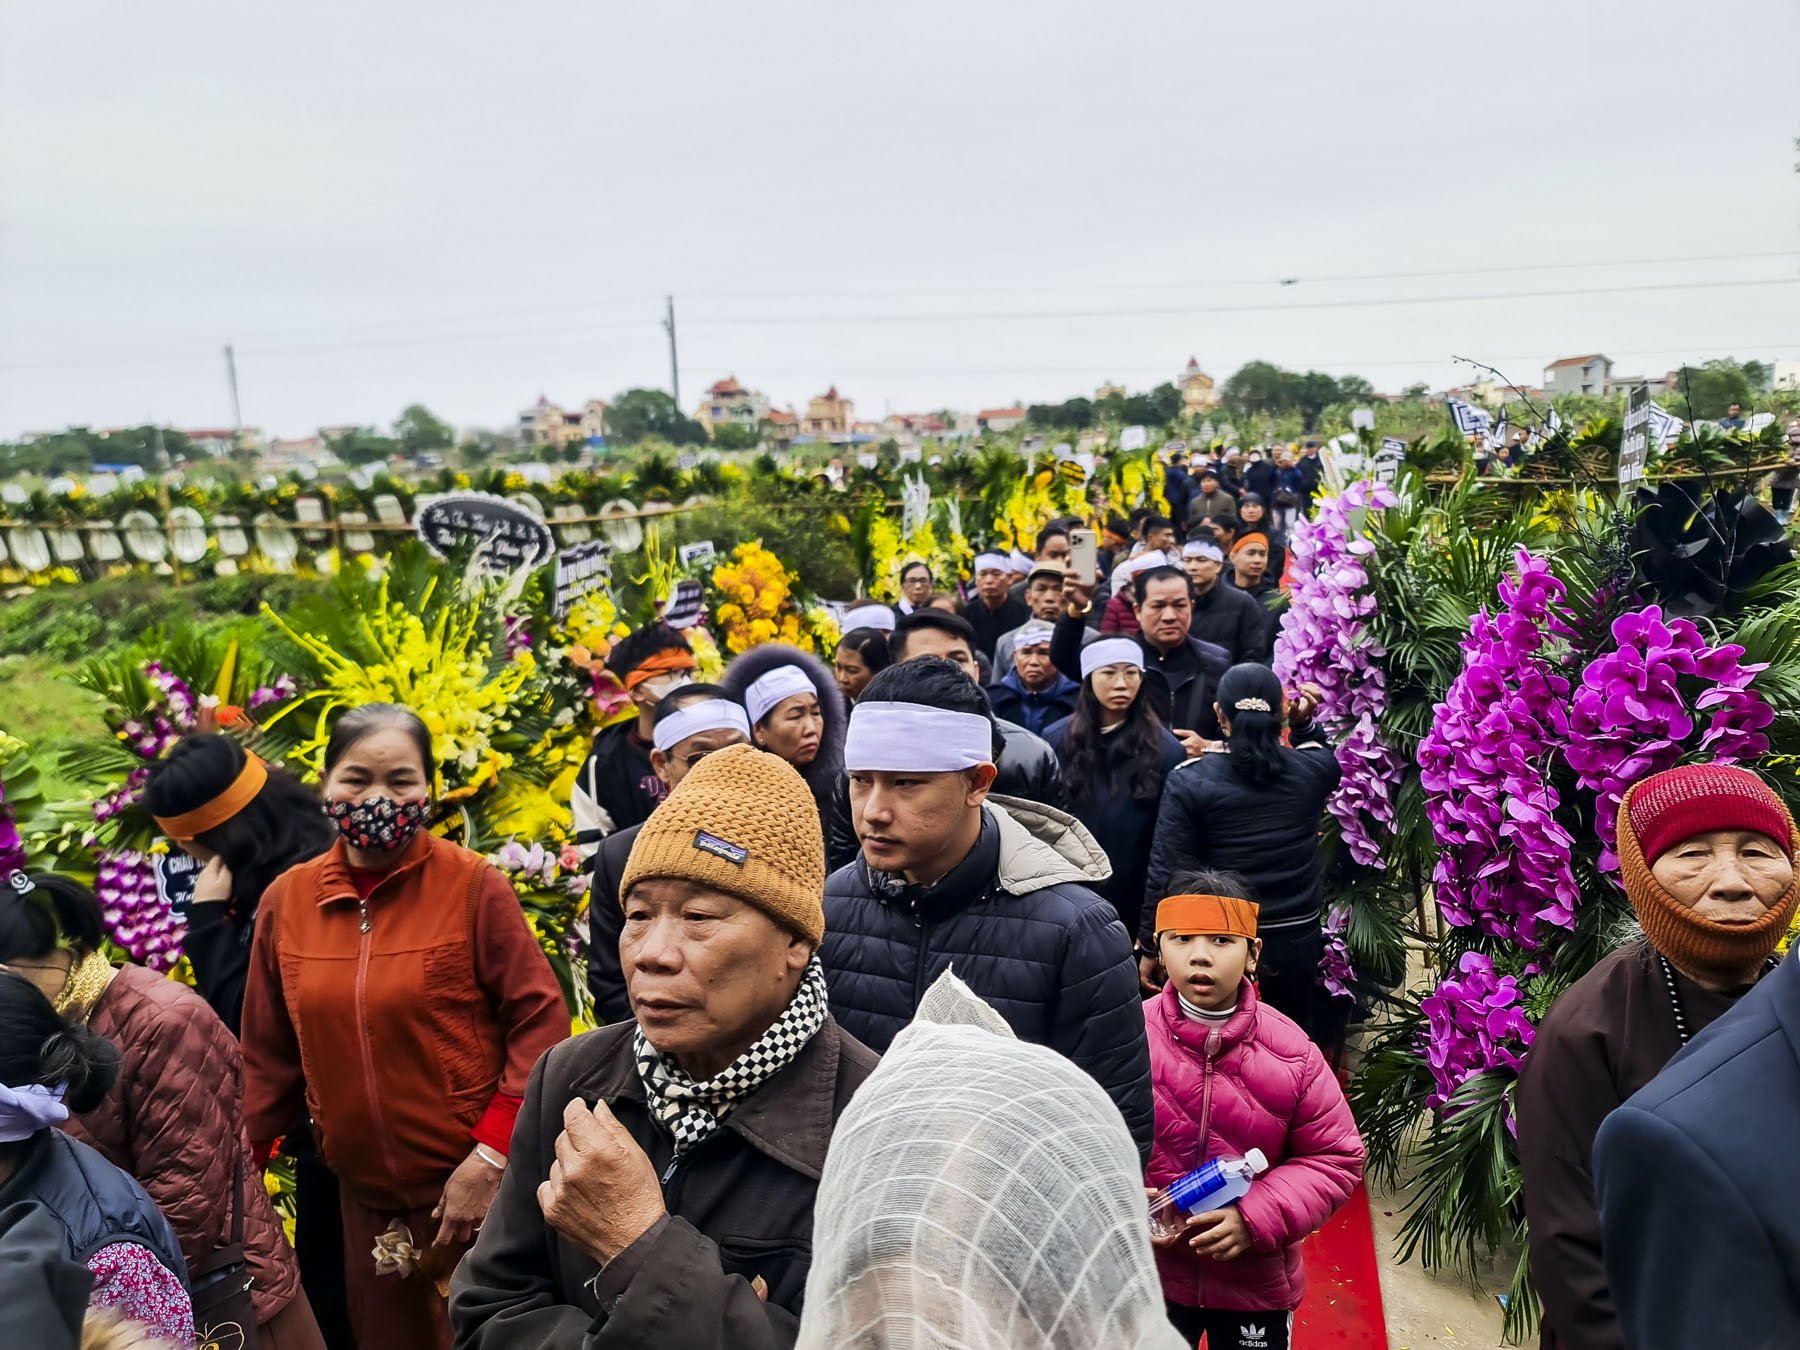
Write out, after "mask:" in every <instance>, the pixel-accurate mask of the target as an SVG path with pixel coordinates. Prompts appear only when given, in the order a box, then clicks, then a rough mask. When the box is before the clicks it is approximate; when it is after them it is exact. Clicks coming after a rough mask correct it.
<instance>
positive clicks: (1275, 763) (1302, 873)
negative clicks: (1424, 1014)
mask: <svg viewBox="0 0 1800 1350" xmlns="http://www.w3.org/2000/svg"><path fill="white" fill-rule="evenodd" d="M1319 698H1320V693H1319V690H1318V689H1317V688H1316V687H1314V686H1312V685H1302V686H1301V687H1300V688H1299V689H1298V690H1296V691H1295V692H1294V695H1293V696H1292V697H1291V698H1290V697H1289V696H1288V694H1287V692H1286V691H1284V690H1283V689H1282V687H1281V681H1280V680H1278V679H1276V678H1275V672H1274V671H1272V670H1270V669H1269V668H1268V667H1267V666H1263V665H1254V664H1243V665H1236V666H1233V667H1232V668H1231V669H1230V670H1228V671H1226V672H1225V674H1224V675H1223V676H1221V677H1220V679H1219V688H1218V693H1217V695H1216V699H1217V701H1216V703H1215V704H1214V710H1215V711H1216V712H1217V714H1218V718H1219V726H1220V728H1221V730H1222V731H1223V732H1224V736H1225V748H1224V750H1223V751H1214V752H1209V753H1205V754H1202V755H1200V756H1199V757H1198V758H1195V759H1192V760H1189V761H1188V762H1187V763H1186V764H1185V765H1183V766H1182V767H1180V768H1178V769H1177V770H1176V771H1175V772H1173V773H1171V774H1170V775H1169V779H1168V783H1167V785H1166V787H1165V788H1164V790H1163V799H1162V806H1161V807H1160V809H1159V810H1158V812H1157V817H1156V833H1155V836H1154V839H1153V842H1152V843H1151V846H1150V861H1149V867H1148V871H1147V873H1146V885H1145V891H1144V893H1145V895H1146V896H1147V897H1150V900H1149V903H1148V904H1146V905H1145V906H1144V909H1143V911H1142V913H1143V916H1144V917H1143V920H1142V921H1141V922H1140V923H1139V924H1138V956H1139V970H1140V975H1141V977H1142V980H1143V983H1144V987H1145V989H1146V990H1155V989H1159V988H1161V986H1162V984H1163V982H1164V980H1165V978H1166V974H1165V972H1164V971H1163V969H1162V966H1161V964H1160V962H1159V960H1158V958H1157V948H1156V934H1155V933H1154V932H1153V931H1151V930H1150V927H1148V926H1147V925H1149V924H1150V923H1151V922H1152V920H1153V919H1154V915H1155V909H1156V901H1157V900H1159V899H1161V898H1162V896H1163V893H1164V892H1165V890H1166V889H1167V886H1168V881H1169V878H1170V877H1172V876H1174V875H1176V874H1177V873H1181V872H1192V871H1200V870H1206V871H1228V872H1235V873H1237V874H1238V875H1239V876H1241V877H1243V878H1244V880H1245V881H1247V882H1248V883H1249V884H1250V886H1251V888H1252V890H1253V891H1254V893H1255V894H1256V896H1257V897H1258V899H1259V902H1260V903H1261V906H1262V908H1261V911H1260V915H1259V918H1258V931H1259V935H1260V936H1261V937H1262V939H1263V956H1262V961H1261V965H1260V973H1259V976H1258V989H1259V992H1260V993H1261V995H1262V998H1263V1000H1264V1001H1265V1002H1267V1003H1271V1004H1273V1005H1274V1006H1275V1007H1276V1008H1279V1009H1280V1010H1281V1011H1282V1012H1284V1013H1286V1014H1287V1015H1288V1016H1289V1017H1291V1018H1292V1019H1293V1020H1294V1021H1296V1022H1298V1023H1299V1024H1300V1025H1301V1027H1303V1028H1305V1030H1306V1033H1307V1034H1308V1035H1309V1036H1311V1037H1312V1038H1313V1040H1314V1041H1316V1042H1317V1043H1318V1044H1319V1045H1320V1046H1321V1047H1322V1048H1324V1049H1325V1050H1326V1052H1327V1053H1328V1054H1329V1053H1330V1052H1331V1050H1332V1049H1333V1048H1334V1045H1333V1042H1334V1041H1335V1040H1336V1032H1337V1026H1336V1023H1337V1021H1338V1019H1337V1018H1336V1017H1334V1016H1333V1015H1332V1009H1331V1008H1330V1007H1329V1006H1328V1005H1327V1004H1326V1002H1325V1000H1324V999H1323V998H1322V997H1320V990H1319V983H1318V981H1319V962H1320V960H1321V959H1322V958H1323V956H1324V952H1325V935H1324V931H1323V929H1322V927H1321V919H1322V917H1323V909H1324V883H1323V879H1322V877H1321V874H1320V866H1319V827H1320V825H1321V823H1322V822H1323V820H1324V815H1325V802H1326V799H1327V798H1329V797H1330V796H1331V793H1332V792H1333V790H1334V789H1336V787H1337V785H1338V779H1339V777H1340V771H1339V769H1338V762H1337V756H1336V755H1335V754H1333V753H1332V749H1331V745H1330V744H1329V742H1327V740H1326V739H1325V735H1324V733H1323V731H1321V730H1320V728H1319V727H1318V726H1317V725H1316V724H1315V723H1314V722H1313V711H1314V710H1315V709H1316V708H1317V707H1318V705H1319ZM1284 730H1285V731H1286V732H1287V739H1286V740H1285V742H1284V740H1283V738H1282V733H1283V731H1284Z"/></svg>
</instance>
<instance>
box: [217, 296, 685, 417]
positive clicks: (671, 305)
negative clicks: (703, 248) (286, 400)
mask: <svg viewBox="0 0 1800 1350" xmlns="http://www.w3.org/2000/svg"><path fill="white" fill-rule="evenodd" d="M663 299H664V300H665V301H666V302H667V304H668V313H667V314H666V315H665V317H664V318H663V327H664V328H666V329H668V330H669V392H670V393H672V394H674V395H675V411H676V412H677V413H679V412H680V411H681V363H680V362H679V361H677V360H676V359H675V297H674V296H672V295H667V296H664V297H663ZM227 350H229V349H227Z"/></svg>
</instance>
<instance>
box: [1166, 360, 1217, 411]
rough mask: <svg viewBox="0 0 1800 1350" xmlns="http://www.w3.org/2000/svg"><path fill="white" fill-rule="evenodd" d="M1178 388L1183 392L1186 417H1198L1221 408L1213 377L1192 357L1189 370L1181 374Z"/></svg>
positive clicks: (1182, 408) (1182, 407)
mask: <svg viewBox="0 0 1800 1350" xmlns="http://www.w3.org/2000/svg"><path fill="white" fill-rule="evenodd" d="M1176 386H1177V387H1178V388H1179V389H1180V390H1181V411H1182V413H1183V414H1184V415H1185V416H1188V417H1196V416H1199V415H1200V414H1201V413H1209V412H1211V411H1212V410H1213V409H1214V408H1216V407H1218V406H1219V394H1218V390H1217V389H1215V388H1214V387H1213V377H1212V376H1210V375H1208V374H1207V373H1206V372H1205V371H1204V370H1202V369H1200V363H1199V362H1198V361H1197V360H1195V359H1194V358H1193V357H1191V356H1190V357H1188V363H1187V369H1186V370H1184V371H1182V372H1181V378H1180V379H1179V380H1177V381H1176Z"/></svg>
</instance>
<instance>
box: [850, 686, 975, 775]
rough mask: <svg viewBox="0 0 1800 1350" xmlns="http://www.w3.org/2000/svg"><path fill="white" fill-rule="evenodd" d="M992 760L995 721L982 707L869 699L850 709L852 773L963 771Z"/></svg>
mask: <svg viewBox="0 0 1800 1350" xmlns="http://www.w3.org/2000/svg"><path fill="white" fill-rule="evenodd" d="M993 762H994V723H993V721H992V720H991V719H990V718H986V717H983V716H981V715H980V714H979V713H966V712H956V711H954V710H952V709H950V708H933V707H931V706H930V705H928V704H924V703H871V702H869V701H868V700H866V699H865V700H863V701H862V702H860V703H858V704H857V705H856V707H854V708H852V709H851V710H850V729H849V730H848V731H847V732H845V733H844V767H845V768H846V769H848V770H849V771H850V772H852V773H960V772H961V771H962V770H964V769H972V768H974V767H975V766H976V765H977V764H992V763H993Z"/></svg>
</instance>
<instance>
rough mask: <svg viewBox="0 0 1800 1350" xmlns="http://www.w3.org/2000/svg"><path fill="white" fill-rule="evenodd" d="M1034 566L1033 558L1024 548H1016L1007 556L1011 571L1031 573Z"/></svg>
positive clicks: (1008, 568) (1023, 573)
mask: <svg viewBox="0 0 1800 1350" xmlns="http://www.w3.org/2000/svg"><path fill="white" fill-rule="evenodd" d="M1032 567H1033V563H1032V560H1031V555H1030V554H1029V553H1026V552H1025V551H1024V550H1023V549H1016V548H1015V549H1014V550H1013V551H1012V552H1011V553H1010V554H1009V555H1008V556H1007V570H1008V571H1010V572H1018V573H1019V574H1021V575H1029V574H1030V572H1031V569H1032Z"/></svg>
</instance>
